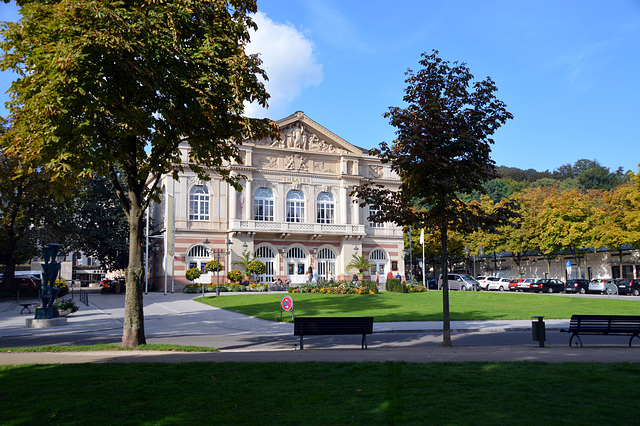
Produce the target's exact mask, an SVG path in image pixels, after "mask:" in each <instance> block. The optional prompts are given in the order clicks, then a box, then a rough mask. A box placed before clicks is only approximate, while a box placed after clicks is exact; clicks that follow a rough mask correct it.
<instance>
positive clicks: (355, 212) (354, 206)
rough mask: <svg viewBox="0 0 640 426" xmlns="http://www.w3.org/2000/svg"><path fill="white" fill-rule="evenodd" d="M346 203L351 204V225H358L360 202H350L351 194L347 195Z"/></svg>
mask: <svg viewBox="0 0 640 426" xmlns="http://www.w3.org/2000/svg"><path fill="white" fill-rule="evenodd" d="M348 198H349V199H348V201H347V202H348V203H349V204H351V208H352V209H353V210H352V211H351V223H352V224H353V225H360V203H352V202H351V196H349V197H348Z"/></svg>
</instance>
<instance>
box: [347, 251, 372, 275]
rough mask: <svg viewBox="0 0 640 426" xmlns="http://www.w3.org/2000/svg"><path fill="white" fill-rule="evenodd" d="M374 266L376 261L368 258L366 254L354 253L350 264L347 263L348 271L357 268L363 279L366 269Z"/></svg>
mask: <svg viewBox="0 0 640 426" xmlns="http://www.w3.org/2000/svg"><path fill="white" fill-rule="evenodd" d="M372 266H374V263H373V262H372V261H371V260H369V259H367V256H365V255H364V254H363V255H361V256H357V255H355V254H354V255H353V257H352V259H351V262H349V264H348V265H347V271H350V270H352V269H356V270H357V271H358V279H359V280H360V281H362V280H363V279H364V271H365V270H366V269H369V268H371V267H372Z"/></svg>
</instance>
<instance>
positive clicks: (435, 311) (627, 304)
mask: <svg viewBox="0 0 640 426" xmlns="http://www.w3.org/2000/svg"><path fill="white" fill-rule="evenodd" d="M290 296H291V297H292V298H293V306H294V313H295V315H296V316H332V315H333V316H373V317H374V320H375V321H376V322H394V321H442V293H441V292H439V291H430V292H425V293H409V294H400V293H387V292H383V293H380V294H377V295H350V294H313V293H304V294H300V293H297V294H290ZM282 297H283V295H282V294H268V293H265V294H260V295H233V296H220V297H216V296H208V297H205V303H207V304H209V305H212V306H217V307H220V308H223V309H228V310H231V311H235V312H240V313H243V314H247V315H251V316H254V317H257V318H262V319H266V320H270V321H278V320H280V300H281V299H282ZM449 298H450V304H449V306H450V309H451V320H452V321H472V320H518V319H524V320H530V319H531V317H532V316H544V317H545V318H549V319H568V318H571V315H572V314H619V315H627V314H628V315H637V314H638V312H640V302H638V301H636V300H632V299H630V298H629V299H628V298H625V297H624V296H621V297H620V299H617V298H611V299H606V298H588V297H580V296H576V297H558V296H552V295H547V294H523V293H488V292H461V291H457V292H450V293H449ZM196 300H198V301H200V300H202V299H201V298H197V299H196ZM283 320H284V321H291V314H290V313H287V312H284V313H283Z"/></svg>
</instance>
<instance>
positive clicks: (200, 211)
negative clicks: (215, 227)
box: [189, 185, 209, 220]
mask: <svg viewBox="0 0 640 426" xmlns="http://www.w3.org/2000/svg"><path fill="white" fill-rule="evenodd" d="M189 220H209V191H208V190H207V187H206V186H202V185H197V186H194V187H193V188H191V193H189Z"/></svg>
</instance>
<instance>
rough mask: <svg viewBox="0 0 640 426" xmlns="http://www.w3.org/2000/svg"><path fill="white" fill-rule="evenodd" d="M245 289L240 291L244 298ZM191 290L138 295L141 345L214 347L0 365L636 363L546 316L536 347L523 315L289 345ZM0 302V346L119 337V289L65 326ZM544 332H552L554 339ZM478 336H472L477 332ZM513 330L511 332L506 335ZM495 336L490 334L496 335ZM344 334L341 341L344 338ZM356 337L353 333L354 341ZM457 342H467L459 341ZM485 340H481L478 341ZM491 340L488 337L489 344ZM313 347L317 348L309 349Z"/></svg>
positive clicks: (27, 357)
mask: <svg viewBox="0 0 640 426" xmlns="http://www.w3.org/2000/svg"><path fill="white" fill-rule="evenodd" d="M251 296H252V295H250V294H247V295H246V297H251ZM193 298H194V295H188V294H182V293H180V294H178V293H176V294H167V295H164V294H163V293H161V292H159V293H149V294H147V295H145V296H144V301H145V335H146V337H147V342H148V343H172V344H182V345H197V346H210V347H216V348H218V349H220V352H218V353H207V354H197V353H190V354H184V353H180V354H176V353H165V352H159V353H155V352H154V353H149V352H143V351H135V352H91V353H78V352H76V353H66V354H51V353H48V354H35V353H29V354H27V353H9V354H7V353H0V364H14V363H41V362H44V363H52V362H60V363H63V362H131V361H139V362H143V361H144V362H154V361H155V362H180V361H257V362H263V361H281V362H282V361H286V362H296V361H407V362H437V361H522V360H528V361H546V362H567V361H598V362H611V361H616V362H619V361H627V362H637V361H640V352H639V351H638V350H637V349H629V348H628V347H626V346H625V343H624V342H623V343H622V344H621V343H620V342H619V341H616V342H613V341H612V342H613V344H612V345H610V346H602V345H600V346H594V347H591V348H583V349H575V348H569V347H568V346H567V344H566V342H568V335H566V334H564V333H562V336H559V335H560V334H561V333H554V331H556V330H559V329H560V328H562V327H566V326H568V323H569V321H568V320H547V321H545V322H546V328H547V332H548V333H547V335H548V339H549V342H550V343H551V344H547V347H545V348H540V347H539V346H538V344H537V343H535V342H533V341H532V340H531V331H530V330H531V321H527V320H522V321H453V322H452V323H451V329H452V333H453V340H454V347H453V348H442V347H440V346H439V343H440V342H441V340H442V335H441V333H442V323H441V322H395V323H375V324H374V336H370V338H369V339H368V341H369V350H366V351H362V350H360V349H359V342H356V343H354V342H353V336H335V337H334V336H328V337H326V339H325V338H324V337H318V339H325V340H324V341H323V342H325V341H326V342H327V343H328V344H327V345H325V344H320V345H312V344H309V343H307V339H305V343H306V344H305V348H306V349H305V350H304V351H299V350H296V349H297V344H298V338H296V337H294V336H293V324H290V323H277V322H271V321H265V320H261V319H257V318H253V317H249V316H246V315H242V314H239V313H236V312H231V311H227V310H223V309H218V308H214V307H211V306H208V305H204V304H201V303H198V302H196V301H194V300H193ZM20 309H21V307H20V306H18V305H16V304H15V303H11V302H6V301H5V302H0V347H19V346H40V345H48V344H52V345H75V344H93V343H119V341H120V338H121V334H122V320H123V317H124V295H115V294H99V293H92V294H90V296H89V306H84V305H80V310H79V311H78V312H76V313H75V314H72V315H70V316H69V317H68V324H67V325H65V326H61V327H51V328H39V329H38V328H27V327H26V326H25V320H26V319H27V318H32V317H33V314H31V315H29V314H20V313H19V312H20ZM550 334H554V335H556V336H555V337H554V339H555V341H557V342H563V343H562V344H554V343H553V341H554V339H551V338H550V336H549V335H550ZM478 336H480V337H478ZM491 336H501V338H503V339H504V338H507V339H516V340H517V342H522V343H516V344H508V345H502V344H498V345H496V344H495V341H496V340H495V339H493V338H489V337H491ZM511 336H513V337H511ZM496 338H497V337H496ZM345 339H346V341H345ZM356 340H358V339H356ZM465 342H471V343H467V344H465ZM483 342H486V343H483ZM492 342H494V343H492ZM314 347H318V348H319V349H320V350H316V349H314Z"/></svg>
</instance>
